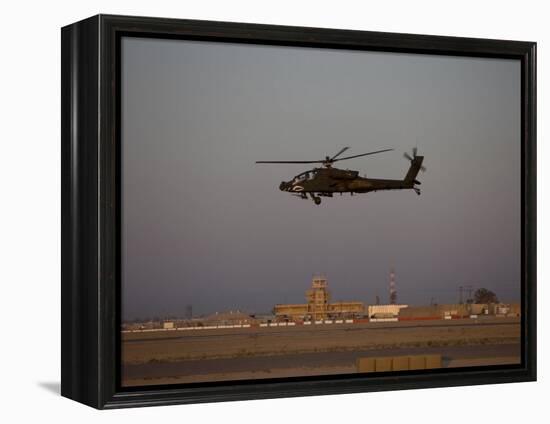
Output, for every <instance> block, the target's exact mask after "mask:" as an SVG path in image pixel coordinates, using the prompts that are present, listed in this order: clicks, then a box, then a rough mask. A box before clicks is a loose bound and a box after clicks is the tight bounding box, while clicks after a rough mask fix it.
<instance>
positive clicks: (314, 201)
mask: <svg viewBox="0 0 550 424" xmlns="http://www.w3.org/2000/svg"><path fill="white" fill-rule="evenodd" d="M309 195H310V196H311V200H313V203H315V204H316V205H320V204H321V198H320V197H319V196H315V194H314V193H309Z"/></svg>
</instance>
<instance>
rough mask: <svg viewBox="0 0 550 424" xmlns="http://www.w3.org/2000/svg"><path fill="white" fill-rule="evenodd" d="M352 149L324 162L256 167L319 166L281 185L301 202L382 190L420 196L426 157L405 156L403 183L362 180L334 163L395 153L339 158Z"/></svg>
mask: <svg viewBox="0 0 550 424" xmlns="http://www.w3.org/2000/svg"><path fill="white" fill-rule="evenodd" d="M348 149H349V147H344V148H342V149H341V150H340V151H339V152H338V153H336V154H335V155H334V156H332V157H329V156H325V159H321V160H310V161H256V163H282V164H290V163H292V164H309V163H320V164H322V165H323V166H322V167H317V168H313V169H310V170H308V171H304V172H301V173H300V174H298V175H296V176H295V177H294V178H293V179H292V180H291V181H283V182H281V184H280V185H279V189H280V190H281V191H286V192H289V193H292V194H293V195H295V196H298V197H300V198H302V199H307V198H308V195H309V196H310V197H311V200H313V202H314V203H315V204H316V205H320V204H321V196H322V197H333V195H334V194H335V193H340V195H342V194H343V193H350V194H351V195H352V196H353V195H354V194H355V193H369V192H371V191H379V190H407V189H409V190H414V192H415V193H416V194H418V195H420V189H419V188H418V187H416V186H417V185H420V181H418V180H417V179H416V176H417V175H418V172H419V171H420V170H422V171H425V170H426V168H425V167H424V166H422V162H423V160H424V156H418V154H417V153H418V149H417V148H416V147H415V148H413V149H412V156H411V155H409V154H408V153H405V154H404V156H405V158H406V159H407V160H409V161H410V163H411V164H410V166H409V169H408V171H407V174H406V175H405V178H404V179H402V180H386V179H378V178H367V177H366V176H365V177H361V176H359V171H352V170H349V169H338V168H334V167H333V166H332V165H333V164H334V163H335V162H339V161H342V160H348V159H353V158H358V157H361V156H369V155H374V154H378V153H383V152H389V151H392V150H394V149H383V150H376V151H374V152H369V153H362V154H360V155H353V156H346V157H339V156H340V155H341V154H342V153H344V152H345V151H347V150H348Z"/></svg>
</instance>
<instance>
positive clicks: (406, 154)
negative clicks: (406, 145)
mask: <svg viewBox="0 0 550 424" xmlns="http://www.w3.org/2000/svg"><path fill="white" fill-rule="evenodd" d="M403 156H404V157H405V159H408V160H411V161H412V160H413V158H412V156H411V155H409V154H408V153H407V152H405V153H403Z"/></svg>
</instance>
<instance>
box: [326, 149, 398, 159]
mask: <svg viewBox="0 0 550 424" xmlns="http://www.w3.org/2000/svg"><path fill="white" fill-rule="evenodd" d="M391 150H393V149H384V150H377V151H376V152H369V153H363V154H360V155H354V156H347V157H345V158H340V159H334V160H333V162H338V161H339V160H346V159H353V158H358V157H361V156H368V155H375V154H376V153H383V152H389V151H391Z"/></svg>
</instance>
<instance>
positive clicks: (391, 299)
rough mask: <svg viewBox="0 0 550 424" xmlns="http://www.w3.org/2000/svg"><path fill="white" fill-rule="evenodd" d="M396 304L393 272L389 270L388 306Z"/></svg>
mask: <svg viewBox="0 0 550 424" xmlns="http://www.w3.org/2000/svg"><path fill="white" fill-rule="evenodd" d="M396 304H397V289H396V288H395V271H394V270H393V268H392V269H391V270H390V305H396Z"/></svg>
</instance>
